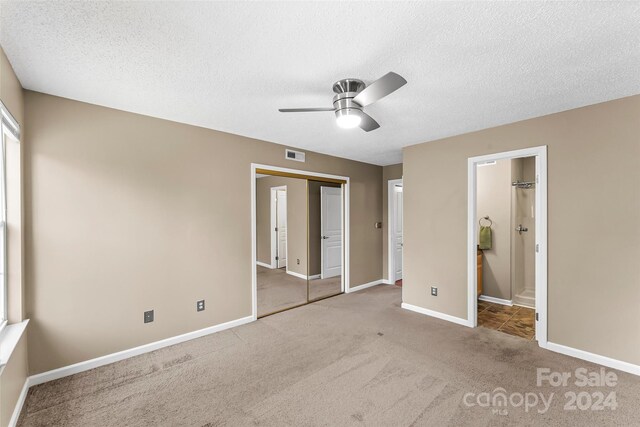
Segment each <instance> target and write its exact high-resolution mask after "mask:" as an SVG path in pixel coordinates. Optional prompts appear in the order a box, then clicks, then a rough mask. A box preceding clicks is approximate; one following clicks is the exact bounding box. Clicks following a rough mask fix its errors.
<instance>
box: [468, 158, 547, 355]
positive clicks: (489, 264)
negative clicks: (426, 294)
mask: <svg viewBox="0 0 640 427" xmlns="http://www.w3.org/2000/svg"><path fill="white" fill-rule="evenodd" d="M469 174H470V176H469V203H470V209H469V224H470V225H469V245H470V251H469V257H470V263H469V276H470V277H469V288H470V298H469V311H470V313H469V318H470V319H471V320H472V323H473V325H474V326H480V327H485V328H489V329H494V330H497V331H500V332H503V333H506V334H509V335H513V336H517V337H520V338H523V339H526V340H530V341H531V340H538V341H539V342H540V344H541V345H544V344H545V343H546V256H544V257H543V253H542V252H541V250H542V246H543V244H545V243H546V232H545V231H544V230H545V229H546V150H545V149H544V147H541V148H536V149H528V150H519V151H516V152H510V153H501V154H496V155H490V156H482V157H476V158H473V159H469ZM542 175H545V176H544V177H542ZM471 221H473V224H472V223H471ZM471 245H473V246H471ZM471 261H473V268H472V267H471ZM472 275H473V277H471V276H472ZM472 286H473V287H472ZM538 288H539V289H538ZM471 291H472V292H471ZM471 294H472V295H471ZM541 340H542V341H541Z"/></svg>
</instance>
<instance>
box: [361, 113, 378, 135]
mask: <svg viewBox="0 0 640 427" xmlns="http://www.w3.org/2000/svg"><path fill="white" fill-rule="evenodd" d="M360 116H361V117H362V120H360V127H361V128H362V130H364V131H365V132H371V131H372V130H376V129H378V128H379V127H380V125H379V124H378V122H376V121H375V120H373V117H371V116H370V115H368V114H367V113H365V112H364V111H362V112H361V113H360Z"/></svg>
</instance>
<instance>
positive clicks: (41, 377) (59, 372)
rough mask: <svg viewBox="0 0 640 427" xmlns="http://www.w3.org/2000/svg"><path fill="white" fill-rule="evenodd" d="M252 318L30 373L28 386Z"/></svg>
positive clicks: (146, 351) (201, 335) (182, 340)
mask: <svg viewBox="0 0 640 427" xmlns="http://www.w3.org/2000/svg"><path fill="white" fill-rule="evenodd" d="M254 320H255V319H254V318H253V316H247V317H243V318H241V319H236V320H232V321H230V322H225V323H221V324H219V325H214V326H210V327H208V328H204V329H200V330H197V331H193V332H187V333H186V334H182V335H178V336H175V337H171V338H166V339H164V340H160V341H156V342H152V343H149V344H145V345H141V346H139V347H134V348H131V349H128V350H123V351H119V352H117V353H112V354H107V355H106V356H100V357H97V358H95V359H91V360H86V361H84V362H79V363H75V364H73V365H69V366H64V367H62V368H58V369H53V370H51V371H47V372H43V373H41V374H37V375H32V376H30V377H29V378H28V381H29V387H31V386H33V385H38V384H42V383H46V382H48V381H53V380H57V379H58V378H62V377H66V376H69V375H73V374H77V373H80V372H84V371H88V370H89V369H93V368H97V367H99V366H104V365H108V364H110V363H114V362H118V361H120V360H124V359H128V358H130V357H134V356H138V355H140V354H144V353H149V352H151V351H154V350H158V349H160V348H163V347H168V346H170V345H175V344H179V343H181V342H185V341H189V340H192V339H196V338H200V337H204V336H206V335H211V334H213V333H216V332H220V331H224V330H225V329H229V328H235V327H236V326H240V325H244V324H245V323H249V322H253V321H254Z"/></svg>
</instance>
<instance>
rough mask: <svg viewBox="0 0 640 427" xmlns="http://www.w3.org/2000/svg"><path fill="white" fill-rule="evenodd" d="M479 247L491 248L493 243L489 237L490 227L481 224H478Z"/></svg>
mask: <svg viewBox="0 0 640 427" xmlns="http://www.w3.org/2000/svg"><path fill="white" fill-rule="evenodd" d="M478 240H479V241H478V243H479V246H480V249H483V250H484V249H491V244H492V243H493V240H492V237H491V227H488V226H484V225H481V226H480V238H479V239H478Z"/></svg>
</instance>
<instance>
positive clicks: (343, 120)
mask: <svg viewBox="0 0 640 427" xmlns="http://www.w3.org/2000/svg"><path fill="white" fill-rule="evenodd" d="M361 121H362V117H361V116H360V114H358V111H357V110H352V109H343V110H338V111H336V122H337V123H338V126H340V127H341V128H343V129H352V128H355V127H358V126H360V122H361Z"/></svg>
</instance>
